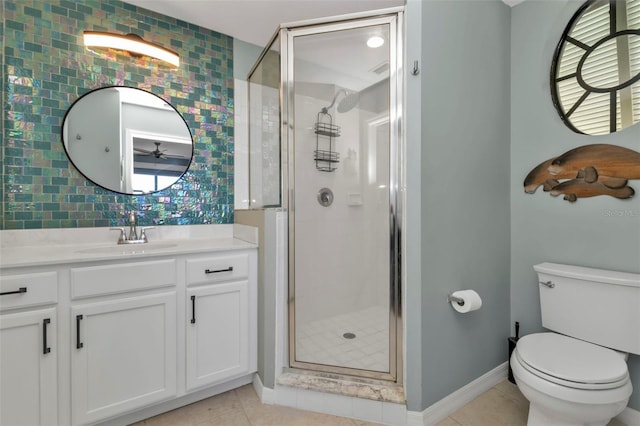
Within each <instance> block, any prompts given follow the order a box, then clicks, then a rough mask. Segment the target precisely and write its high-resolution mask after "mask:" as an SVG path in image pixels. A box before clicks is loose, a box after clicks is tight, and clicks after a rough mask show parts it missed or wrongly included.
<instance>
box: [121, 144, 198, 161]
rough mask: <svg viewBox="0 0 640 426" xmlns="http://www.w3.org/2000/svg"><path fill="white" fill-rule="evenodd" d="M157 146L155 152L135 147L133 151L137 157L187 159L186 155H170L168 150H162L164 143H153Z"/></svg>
mask: <svg viewBox="0 0 640 426" xmlns="http://www.w3.org/2000/svg"><path fill="white" fill-rule="evenodd" d="M153 143H154V144H155V146H156V149H154V150H153V151H149V150H147V149H143V148H136V147H134V148H133V150H134V151H135V152H136V153H137V154H136V155H145V156H146V155H149V156H150V155H153V156H154V157H155V158H160V159H168V158H186V157H185V156H184V155H178V154H168V153H167V151H168V149H163V150H160V145H161V144H162V142H153Z"/></svg>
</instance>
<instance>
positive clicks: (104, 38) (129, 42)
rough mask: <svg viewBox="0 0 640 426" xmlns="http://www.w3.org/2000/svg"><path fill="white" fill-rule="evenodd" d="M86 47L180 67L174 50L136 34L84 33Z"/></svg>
mask: <svg viewBox="0 0 640 426" xmlns="http://www.w3.org/2000/svg"><path fill="white" fill-rule="evenodd" d="M83 35H84V45H85V46H87V47H99V48H107V49H115V50H120V51H125V52H128V53H130V54H131V55H142V56H148V57H150V58H154V59H158V60H160V61H163V62H166V63H168V64H170V65H171V66H173V67H176V68H177V67H179V66H180V56H178V54H177V53H176V52H174V51H173V50H169V49H167V48H164V47H161V46H158V45H157V44H153V43H149V42H148V41H145V40H144V39H143V38H142V37H140V36H138V35H136V34H126V35H120V34H111V33H105V32H100V31H84V33H83Z"/></svg>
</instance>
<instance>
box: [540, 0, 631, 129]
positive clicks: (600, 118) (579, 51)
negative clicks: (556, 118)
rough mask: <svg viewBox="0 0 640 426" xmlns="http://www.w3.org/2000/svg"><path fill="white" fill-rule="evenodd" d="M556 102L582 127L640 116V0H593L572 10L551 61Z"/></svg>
mask: <svg viewBox="0 0 640 426" xmlns="http://www.w3.org/2000/svg"><path fill="white" fill-rule="evenodd" d="M551 79H552V81H551V91H552V97H553V102H554V104H555V106H556V109H557V110H558V113H559V114H560V116H561V118H562V120H563V121H564V122H565V124H566V125H567V126H569V127H570V128H571V129H572V130H574V131H575V132H578V133H585V134H591V135H601V134H608V133H613V132H616V131H619V130H622V129H624V128H626V127H629V126H632V125H633V124H635V123H637V122H638V121H640V0H626V1H625V0H589V1H587V2H586V3H584V4H583V5H582V7H581V8H580V9H579V10H578V11H577V12H576V14H575V15H574V16H573V18H572V19H571V21H570V22H569V24H568V25H567V28H566V29H565V31H564V33H563V35H562V38H561V40H560V43H559V44H558V47H557V49H556V52H555V55H554V58H553V64H552V67H551Z"/></svg>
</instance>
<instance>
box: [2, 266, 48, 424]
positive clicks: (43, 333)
mask: <svg viewBox="0 0 640 426" xmlns="http://www.w3.org/2000/svg"><path fill="white" fill-rule="evenodd" d="M0 293H2V294H1V295H0V424H1V425H15V426H19V425H28V426H34V425H55V424H57V423H58V398H57V390H58V388H57V386H58V380H57V354H58V347H57V329H58V321H57V318H58V316H57V309H56V306H55V304H56V303H57V296H58V275H57V273H56V272H43V273H30V274H16V275H13V273H12V272H9V273H8V274H5V273H3V274H2V276H0Z"/></svg>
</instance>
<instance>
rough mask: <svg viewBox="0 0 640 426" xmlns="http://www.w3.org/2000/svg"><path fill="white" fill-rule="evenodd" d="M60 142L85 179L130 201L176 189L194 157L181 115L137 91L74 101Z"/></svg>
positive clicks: (117, 90)
mask: <svg viewBox="0 0 640 426" xmlns="http://www.w3.org/2000/svg"><path fill="white" fill-rule="evenodd" d="M62 142H63V144H64V149H65V151H66V153H67V156H68V157H69V160H70V161H71V162H72V163H73V165H74V166H75V167H76V168H77V169H78V171H79V172H80V173H82V174H83V175H84V176H85V177H86V178H87V179H89V180H90V181H92V182H93V183H95V184H96V185H99V186H101V187H103V188H105V189H108V190H111V191H114V192H120V193H123V194H130V195H140V194H149V193H152V192H156V191H160V190H162V189H165V188H168V187H169V186H171V185H173V184H174V183H175V182H176V181H177V180H178V179H180V177H181V176H182V175H183V174H184V173H185V172H186V171H187V169H188V168H189V165H190V164H191V158H192V156H193V140H192V138H191V132H190V131H189V126H187V123H186V122H185V121H184V119H183V118H182V116H181V115H180V113H179V112H178V111H177V110H176V109H175V108H174V107H173V106H172V105H170V104H168V103H167V102H166V101H165V100H164V99H162V98H160V97H159V96H156V95H154V94H153V93H149V92H147V91H144V90H142V89H137V88H133V87H121V86H110V87H103V88H100V89H96V90H93V91H91V92H89V93H87V94H85V95H83V96H82V97H80V98H79V99H78V100H76V101H75V102H74V103H73V105H71V107H70V108H69V110H68V111H67V114H66V115H65V117H64V120H63V122H62Z"/></svg>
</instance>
